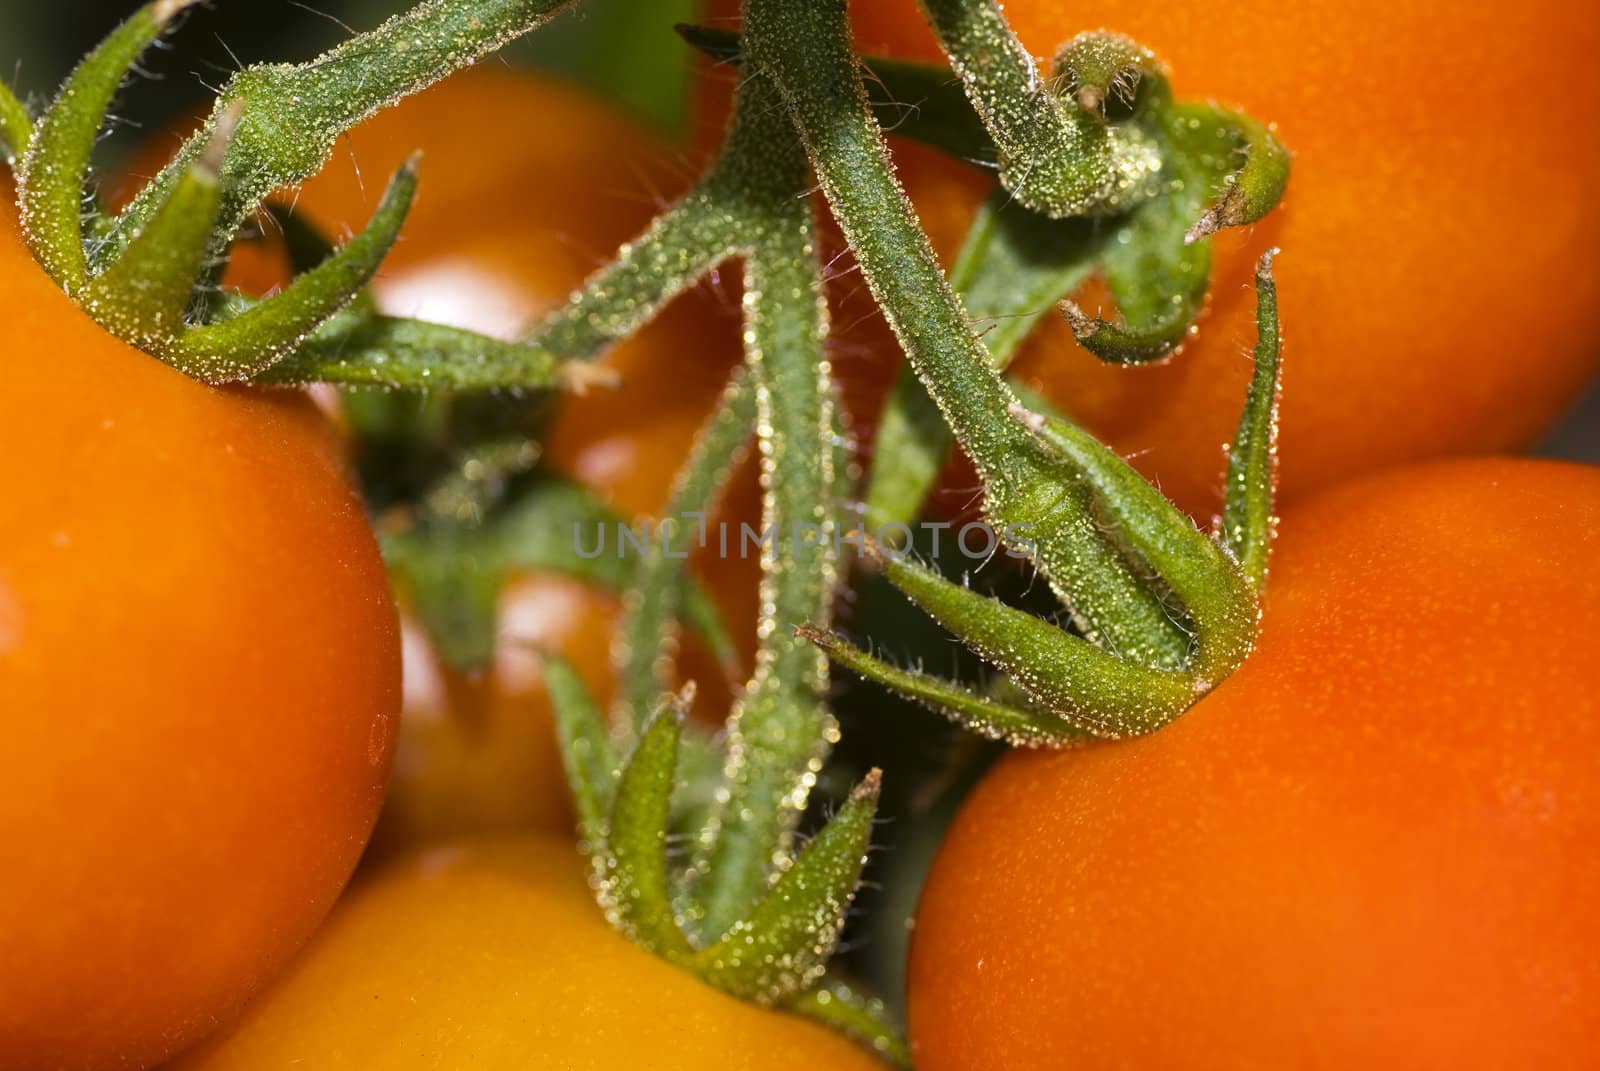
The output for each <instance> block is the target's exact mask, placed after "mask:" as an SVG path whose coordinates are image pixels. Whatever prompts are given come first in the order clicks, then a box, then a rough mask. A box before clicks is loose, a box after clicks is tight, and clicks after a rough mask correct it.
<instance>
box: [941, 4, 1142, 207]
mask: <svg viewBox="0 0 1600 1071" xmlns="http://www.w3.org/2000/svg"><path fill="white" fill-rule="evenodd" d="M921 2H922V7H923V10H924V11H925V12H926V14H927V16H928V22H929V23H930V24H931V25H932V26H933V29H934V32H935V33H936V34H938V36H939V43H940V44H941V45H942V46H943V47H944V50H945V54H946V55H948V56H949V57H950V64H951V66H952V67H954V68H955V70H956V73H957V74H959V75H960V76H961V81H962V84H963V85H964V86H965V87H966V90H967V96H968V97H969V98H970V99H971V101H972V106H973V108H974V109H976V111H977V112H978V114H979V115H980V116H981V117H982V118H983V125H984V126H985V127H986V128H987V129H988V131H989V136H990V137H992V138H993V139H994V143H995V146H996V148H998V149H999V152H1000V183H1001V185H1003V186H1004V187H1005V188H1006V189H1007V190H1009V191H1010V192H1011V193H1012V195H1013V196H1015V197H1016V199H1017V201H1018V202H1020V203H1021V204H1023V205H1026V206H1027V207H1028V208H1031V209H1033V210H1034V211H1035V212H1041V213H1043V214H1045V215H1047V216H1050V217H1052V218H1057V219H1059V218H1063V217H1067V216H1083V215H1103V214H1109V213H1116V212H1121V211H1124V210H1126V209H1127V208H1130V207H1131V206H1133V205H1134V204H1137V203H1138V202H1139V201H1141V200H1143V199H1144V198H1146V197H1148V196H1150V194H1151V192H1152V187H1151V183H1152V181H1153V180H1154V178H1155V176H1156V173H1157V172H1159V171H1160V169H1161V157H1160V155H1159V154H1158V153H1157V152H1156V150H1155V148H1154V146H1152V145H1151V144H1150V143H1149V142H1148V141H1147V140H1146V139H1144V138H1143V137H1142V136H1141V135H1140V132H1138V131H1137V130H1132V129H1129V130H1123V131H1113V130H1112V129H1111V128H1109V127H1107V126H1106V125H1105V124H1104V123H1103V122H1101V121H1099V116H1098V115H1091V114H1087V113H1084V112H1082V111H1079V110H1077V109H1071V110H1069V108H1068V107H1067V105H1066V104H1065V103H1064V102H1063V101H1062V100H1061V98H1059V97H1057V96H1056V95H1055V94H1054V93H1053V92H1051V89H1050V86H1049V85H1048V84H1047V83H1046V81H1045V79H1043V78H1041V77H1040V75H1039V68H1038V64H1037V63H1036V62H1035V60H1034V58H1033V56H1032V55H1030V54H1029V53H1028V50H1027V49H1026V48H1024V47H1023V46H1022V42H1021V41H1019V40H1017V35H1016V34H1014V33H1012V32H1011V27H1010V25H1008V24H1007V22H1006V19H1005V16H1004V15H1003V14H1001V12H1000V5H999V4H998V3H997V2H996V0H921Z"/></svg>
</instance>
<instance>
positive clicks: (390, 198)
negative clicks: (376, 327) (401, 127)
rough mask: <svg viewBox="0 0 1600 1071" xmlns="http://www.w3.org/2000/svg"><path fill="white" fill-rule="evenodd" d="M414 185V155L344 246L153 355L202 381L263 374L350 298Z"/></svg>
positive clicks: (399, 220) (372, 267) (380, 252)
mask: <svg viewBox="0 0 1600 1071" xmlns="http://www.w3.org/2000/svg"><path fill="white" fill-rule="evenodd" d="M416 190H417V158H416V157H412V158H411V159H410V160H408V161H407V162H406V163H405V164H404V165H403V166H402V167H401V168H400V170H399V171H397V172H395V176H394V179H393V180H392V181H391V182H390V183H389V188H388V190H387V191H386V192H385V193H384V195H383V200H382V201H381V202H380V203H379V205H378V210H377V211H376V212H375V213H374V214H373V216H372V219H371V221H369V222H368V224H367V226H366V228H365V229H364V230H363V231H362V232H361V233H360V234H358V235H356V237H355V238H354V239H352V240H351V241H350V243H349V244H348V245H346V246H345V247H344V248H343V249H342V250H340V251H339V252H338V253H335V254H334V255H333V256H332V257H330V258H328V259H327V260H325V261H323V262H322V263H321V264H319V265H317V267H315V268H313V269H312V270H311V271H308V272H306V273H305V274H303V275H300V276H298V277H296V278H295V279H294V281H293V282H291V283H290V284H289V285H288V286H287V287H285V288H284V289H283V291H282V292H281V293H279V294H276V295H274V296H273V297H270V298H268V299H266V300H265V301H262V302H260V303H259V304H256V305H253V306H251V307H250V308H249V310H248V311H246V312H243V313H241V314H240V315H238V316H236V317H234V318H233V319H230V320H223V321H221V322H218V323H213V324H207V325H206V326H203V327H193V328H190V329H189V330H188V331H186V332H184V333H183V334H182V335H180V336H179V337H178V338H176V339H174V340H173V341H172V343H171V344H170V345H168V346H167V347H165V348H164V349H163V350H162V352H160V353H159V354H158V356H159V357H161V359H162V360H164V361H166V362H167V363H168V364H171V365H173V366H174V367H176V368H178V369H179V370H180V371H182V372H184V373H186V374H188V375H190V376H193V377H194V378H196V379H199V380H201V381H203V382H206V383H232V382H238V381H240V380H247V379H251V378H254V377H255V376H258V375H260V374H262V373H263V372H265V371H266V370H267V369H269V368H271V367H272V366H273V365H274V364H276V363H277V362H278V361H280V360H282V359H283V358H285V357H287V356H288V355H289V354H291V353H292V352H294V350H295V349H296V347H298V346H299V345H300V343H301V342H303V341H304V340H305V339H306V338H307V337H308V336H309V335H310V334H311V333H312V332H314V331H315V330H316V329H317V327H318V326H319V325H321V324H322V323H323V322H325V321H326V320H328V318H329V317H331V316H333V315H334V314H335V313H337V312H339V310H340V309H342V308H344V307H345V306H347V305H349V304H350V303H351V302H352V301H354V300H355V298H356V297H357V295H359V294H360V292H361V289H362V288H363V287H364V286H366V285H367V283H368V282H369V281H370V280H371V279H372V276H373V275H374V274H376V273H377V270H378V268H379V266H381V265H382V263H383V258H384V257H385V256H387V255H388V252H389V250H390V249H391V248H392V247H393V246H394V243H395V240H396V239H397V238H398V237H399V235H400V227H401V225H402V224H403V223H404V222H405V218H406V213H407V212H408V211H410V208H411V201H412V198H413V197H414V196H415V195H416Z"/></svg>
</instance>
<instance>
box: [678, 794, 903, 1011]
mask: <svg viewBox="0 0 1600 1071" xmlns="http://www.w3.org/2000/svg"><path fill="white" fill-rule="evenodd" d="M880 781H881V775H880V774H879V772H878V771H877V770H873V771H871V772H870V773H868V774H867V776H866V777H865V778H864V779H863V780H862V781H861V783H860V784H859V785H858V786H857V787H856V789H855V791H854V792H852V793H851V795H850V798H849V800H848V801H846V802H845V804H844V806H843V807H841V808H840V809H839V812H838V813H837V814H836V815H834V817H833V819H832V820H831V821H829V822H828V824H827V825H825V826H823V828H822V830H821V831H820V832H818V833H817V835H816V836H815V837H813V838H812V839H811V841H810V842H809V843H808V844H806V846H805V847H804V848H803V849H801V851H800V853H799V854H798V856H796V857H795V860H794V862H793V864H792V865H790V866H789V868H788V869H787V870H785V871H783V872H782V874H780V875H779V877H778V879H777V881H775V882H774V883H773V885H772V887H771V889H770V890H769V891H768V892H767V894H766V895H765V896H764V897H763V898H762V899H761V901H760V902H759V903H758V904H757V905H756V906H755V908H754V909H753V910H752V911H751V912H750V914H749V915H748V917H746V918H744V919H741V920H740V921H739V922H736V923H735V924H734V925H733V927H732V928H731V929H730V930H729V931H728V932H727V933H726V934H725V935H723V937H722V938H721V939H719V940H717V941H716V942H714V943H713V944H711V945H709V946H708V947H706V948H704V949H701V950H700V951H698V952H696V953H695V955H694V963H695V966H696V970H697V971H698V972H699V973H700V974H701V976H702V977H704V978H705V979H706V980H708V981H709V982H711V984H712V985H715V986H717V987H718V988H719V989H724V990H727V991H728V992H730V993H736V994H738V995H739V996H742V997H745V998H746V999H749V1000H754V1001H757V1002H759V1003H762V1004H772V1003H775V1002H778V1001H781V1000H784V999H786V998H789V997H792V996H794V995H796V994H798V993H800V992H802V991H803V990H805V989H806V988H807V987H808V986H810V985H811V984H812V983H814V982H816V981H817V980H818V979H819V978H821V977H822V973H823V971H824V969H825V966H826V964H827V961H828V957H829V956H831V955H832V954H833V950H834V948H835V947H836V946H837V945H838V942H839V933H840V931H841V930H842V929H843V928H844V920H845V913H846V912H847V911H848V910H849V907H850V902H851V901H852V900H853V899H854V898H855V892H856V888H857V887H858V886H859V885H860V884H861V871H862V868H863V867H864V866H865V865H866V857H867V849H868V847H869V846H870V844H871V840H872V820H873V817H874V816H875V815H876V813H877V806H878V793H879V787H880Z"/></svg>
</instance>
